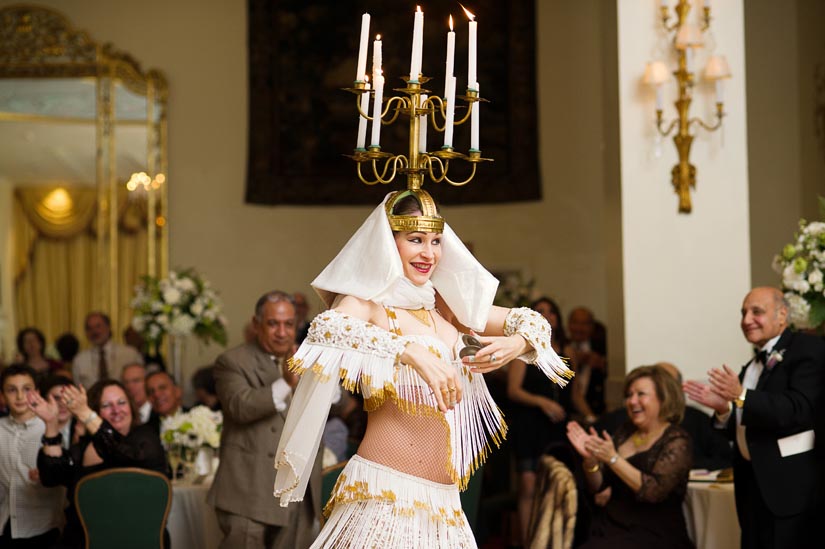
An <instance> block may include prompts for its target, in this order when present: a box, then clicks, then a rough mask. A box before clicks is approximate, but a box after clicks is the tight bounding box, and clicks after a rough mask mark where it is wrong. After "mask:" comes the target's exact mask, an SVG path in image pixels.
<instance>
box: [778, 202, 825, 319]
mask: <svg viewBox="0 0 825 549" xmlns="http://www.w3.org/2000/svg"><path fill="white" fill-rule="evenodd" d="M824 205H825V202H823V199H822V198H820V208H822V206H824ZM773 268H774V270H775V271H776V272H778V273H779V274H781V275H782V289H783V291H784V292H785V299H786V300H787V301H788V304H789V306H790V308H789V311H788V312H789V317H790V319H789V320H790V323H791V324H792V325H794V326H795V327H797V328H815V327H817V326H819V325H820V324H822V323H823V321H825V223H823V222H821V221H812V222H810V223H808V222H806V221H805V220H804V219H802V220H800V221H799V232H797V233H796V235H795V238H794V241H793V242H791V243H790V244H786V245H785V247H784V248H783V249H782V254H781V255H777V256H776V257H774V260H773Z"/></svg>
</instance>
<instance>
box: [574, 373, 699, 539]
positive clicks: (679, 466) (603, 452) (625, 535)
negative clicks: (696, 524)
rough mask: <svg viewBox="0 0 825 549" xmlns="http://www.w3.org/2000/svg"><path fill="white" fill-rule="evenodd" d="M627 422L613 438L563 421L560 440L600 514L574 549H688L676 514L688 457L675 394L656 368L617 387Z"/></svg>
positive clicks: (666, 376)
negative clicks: (573, 455)
mask: <svg viewBox="0 0 825 549" xmlns="http://www.w3.org/2000/svg"><path fill="white" fill-rule="evenodd" d="M625 406H626V407H627V413H628V416H629V417H630V421H629V422H628V423H626V424H625V425H624V426H623V427H621V428H620V429H619V431H618V432H617V433H616V438H615V441H614V439H613V438H612V437H611V436H610V435H609V434H608V433H607V432H606V431H605V432H603V436H601V437H600V436H599V435H598V434H597V433H596V431H595V430H594V429H592V428H591V429H590V432H589V433H588V432H586V431H585V430H584V429H583V428H582V427H581V426H580V425H579V424H578V423H576V422H570V423H569V424H568V427H567V436H568V438H569V439H570V442H571V443H572V444H573V446H574V447H575V449H576V451H577V452H578V453H579V454H580V455H581V456H582V458H583V460H584V462H583V468H584V472H585V480H586V483H587V487H588V489H589V490H590V492H591V493H594V494H597V498H596V502H597V505H598V506H599V507H600V508H601V512H597V513H596V515H595V516H594V517H593V522H592V524H591V528H590V539H589V540H588V542H587V543H585V545H583V546H582V547H586V548H587V549H593V548H600V547H604V548H608V547H609V548H610V549H621V548H623V547H627V548H636V547H668V548H683V547H684V548H688V547H693V544H692V543H691V542H690V539H689V538H688V534H687V526H686V525H685V518H684V515H683V513H682V500H684V497H685V493H686V491H687V483H688V475H689V473H690V466H691V461H692V456H693V451H692V448H691V446H692V444H691V440H690V436H689V435H688V434H687V432H685V431H684V430H683V429H682V428H681V427H679V423H680V422H681V419H682V416H683V415H684V409H685V400H684V396H683V394H682V389H681V387H679V384H678V383H677V382H676V380H675V379H673V377H672V376H671V375H670V374H668V373H667V372H665V371H664V370H662V369H661V368H659V367H657V366H642V367H640V368H636V369H635V370H633V371H632V372H630V374H628V376H627V379H626V381H625Z"/></svg>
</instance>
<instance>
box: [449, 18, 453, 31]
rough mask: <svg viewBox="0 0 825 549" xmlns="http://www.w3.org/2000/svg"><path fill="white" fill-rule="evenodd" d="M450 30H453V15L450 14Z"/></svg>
mask: <svg viewBox="0 0 825 549" xmlns="http://www.w3.org/2000/svg"><path fill="white" fill-rule="evenodd" d="M450 32H453V16H452V15H450Z"/></svg>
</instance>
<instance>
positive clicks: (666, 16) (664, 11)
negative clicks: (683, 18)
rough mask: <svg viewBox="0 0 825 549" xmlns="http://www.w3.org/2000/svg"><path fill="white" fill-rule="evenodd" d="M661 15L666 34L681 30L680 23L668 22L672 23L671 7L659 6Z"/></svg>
mask: <svg viewBox="0 0 825 549" xmlns="http://www.w3.org/2000/svg"><path fill="white" fill-rule="evenodd" d="M659 14H660V17H661V19H662V28H664V29H665V31H666V32H672V31H674V30H676V29H678V28H679V21H674V22H673V23H672V24H668V21H670V7H669V6H659Z"/></svg>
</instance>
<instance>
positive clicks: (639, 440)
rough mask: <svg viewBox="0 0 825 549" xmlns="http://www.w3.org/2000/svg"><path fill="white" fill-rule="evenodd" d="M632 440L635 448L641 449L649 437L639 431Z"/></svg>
mask: <svg viewBox="0 0 825 549" xmlns="http://www.w3.org/2000/svg"><path fill="white" fill-rule="evenodd" d="M630 440H631V441H633V446H635V447H636V448H640V447H642V446H644V445H645V443H646V442H647V435H641V434H639V432H638V431H636V432H635V433H633V435H632V436H631V437H630Z"/></svg>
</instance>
